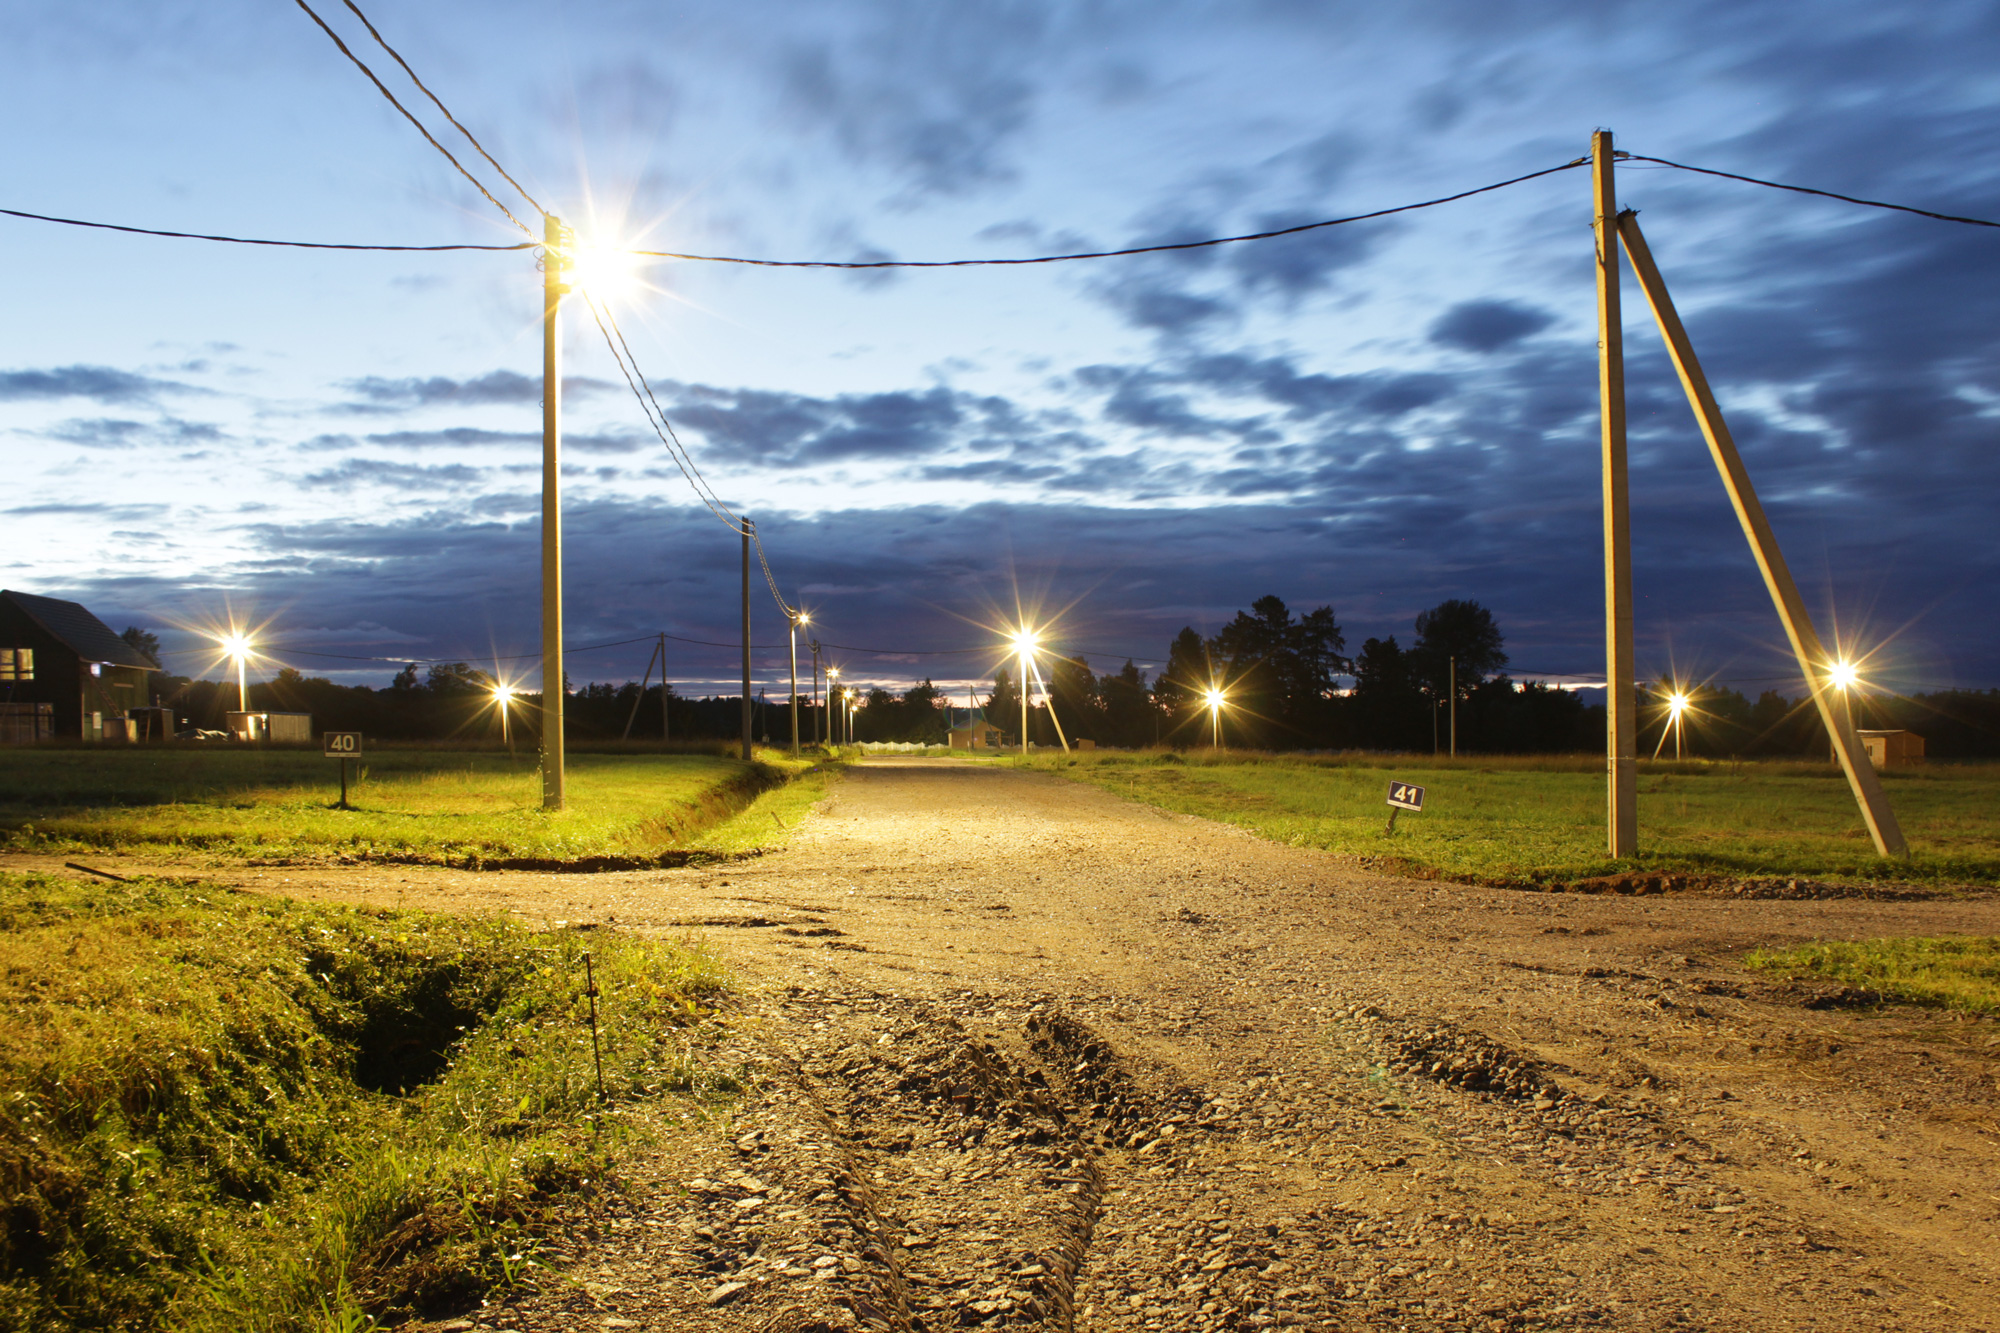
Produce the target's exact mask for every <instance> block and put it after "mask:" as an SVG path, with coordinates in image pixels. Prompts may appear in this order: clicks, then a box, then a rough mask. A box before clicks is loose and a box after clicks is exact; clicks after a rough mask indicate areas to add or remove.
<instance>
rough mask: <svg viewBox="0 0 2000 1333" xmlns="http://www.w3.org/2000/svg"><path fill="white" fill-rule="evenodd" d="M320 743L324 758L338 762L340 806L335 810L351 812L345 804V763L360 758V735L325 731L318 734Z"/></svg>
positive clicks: (350, 807)
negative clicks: (323, 748) (322, 747)
mask: <svg viewBox="0 0 2000 1333" xmlns="http://www.w3.org/2000/svg"><path fill="white" fill-rule="evenodd" d="M320 743H321V744H322V745H324V746H325V747H326V748H325V754H326V757H327V758H329V759H338V760H339V761H340V804H339V805H337V806H335V807H334V809H336V810H352V809H353V808H354V807H353V806H351V805H349V804H348V803H347V761H348V760H350V759H359V758H360V757H361V733H360V732H358V731H327V732H322V733H320Z"/></svg>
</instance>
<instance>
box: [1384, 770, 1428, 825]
mask: <svg viewBox="0 0 2000 1333" xmlns="http://www.w3.org/2000/svg"><path fill="white" fill-rule="evenodd" d="M1423 808H1424V789H1423V788H1422V787H1418V786H1413V785H1412V784H1410V783H1407V782H1397V781H1394V780H1393V779H1392V780H1391V781H1390V783H1389V827H1388V828H1386V829H1384V830H1382V836H1383V837H1385V838H1387V837H1390V836H1392V835H1393V834H1394V833H1395V832H1396V816H1397V815H1399V814H1401V813H1403V811H1405V810H1415V811H1417V812H1419V813H1421V812H1422V811H1423Z"/></svg>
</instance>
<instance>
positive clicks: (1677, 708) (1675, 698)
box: [1667, 694, 1688, 717]
mask: <svg viewBox="0 0 2000 1333" xmlns="http://www.w3.org/2000/svg"><path fill="white" fill-rule="evenodd" d="M1687 706H1688V697H1687V696H1686V695H1685V694H1670V695H1668V696H1667V711H1668V712H1670V713H1672V714H1673V715H1674V716H1675V717H1679V716H1680V715H1681V714H1682V713H1684V712H1686V711H1687Z"/></svg>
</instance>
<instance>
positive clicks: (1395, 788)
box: [1389, 782, 1424, 810]
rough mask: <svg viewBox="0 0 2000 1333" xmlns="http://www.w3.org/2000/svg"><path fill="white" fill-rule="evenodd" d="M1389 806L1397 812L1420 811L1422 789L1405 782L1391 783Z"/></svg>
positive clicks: (1422, 801)
mask: <svg viewBox="0 0 2000 1333" xmlns="http://www.w3.org/2000/svg"><path fill="white" fill-rule="evenodd" d="M1389 804H1390V805H1393V806H1395V807H1396V808H1397V809H1398V810H1421V809H1423V808H1424V789H1423V788H1422V787H1415V786H1412V785H1410V784H1409V783H1407V782H1391V783H1390V784H1389Z"/></svg>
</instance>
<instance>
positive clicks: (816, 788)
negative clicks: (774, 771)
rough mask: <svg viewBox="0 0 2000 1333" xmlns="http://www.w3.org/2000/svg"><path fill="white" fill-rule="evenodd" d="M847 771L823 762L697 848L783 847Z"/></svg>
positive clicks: (756, 803) (725, 823) (761, 798)
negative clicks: (834, 783) (835, 780)
mask: <svg viewBox="0 0 2000 1333" xmlns="http://www.w3.org/2000/svg"><path fill="white" fill-rule="evenodd" d="M845 767H846V765H845V764H843V763H840V762H839V761H837V760H831V759H825V760H821V761H820V762H819V763H816V764H814V765H812V766H811V767H809V768H807V769H806V770H805V771H804V772H802V773H800V774H799V775H798V776H797V777H795V778H793V779H792V780H791V781H790V782H788V783H786V784H785V785H784V786H782V787H775V788H773V789H771V790H770V791H767V792H765V793H764V794H763V795H761V796H759V797H758V798H757V799H756V800H754V801H752V802H751V803H750V804H749V806H748V807H747V808H746V809H744V810H743V811H742V812H741V813H739V814H736V815H733V816H731V817H730V818H729V819H726V820H724V821H723V822H722V823H720V824H717V825H716V826H715V827H714V828H712V829H710V830H708V832H706V833H704V834H702V836H701V837H700V839H699V840H697V842H696V843H695V846H696V847H698V848H699V849H700V850H702V851H705V852H718V853H723V854H728V853H740V852H754V851H762V850H764V849H766V848H770V847H776V846H780V845H782V844H783V843H784V842H786V841H787V840H788V839H789V838H790V837H791V835H792V834H793V832H795V831H796V830H797V828H798V826H799V824H800V823H801V822H802V821H804V820H805V819H806V817H807V816H809V815H810V814H812V811H813V807H814V806H815V805H817V804H819V802H820V801H822V800H824V799H825V798H826V794H827V791H828V789H829V788H831V787H832V785H833V782H834V779H835V778H837V777H839V776H840V774H841V772H842V771H843V770H844V769H845Z"/></svg>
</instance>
